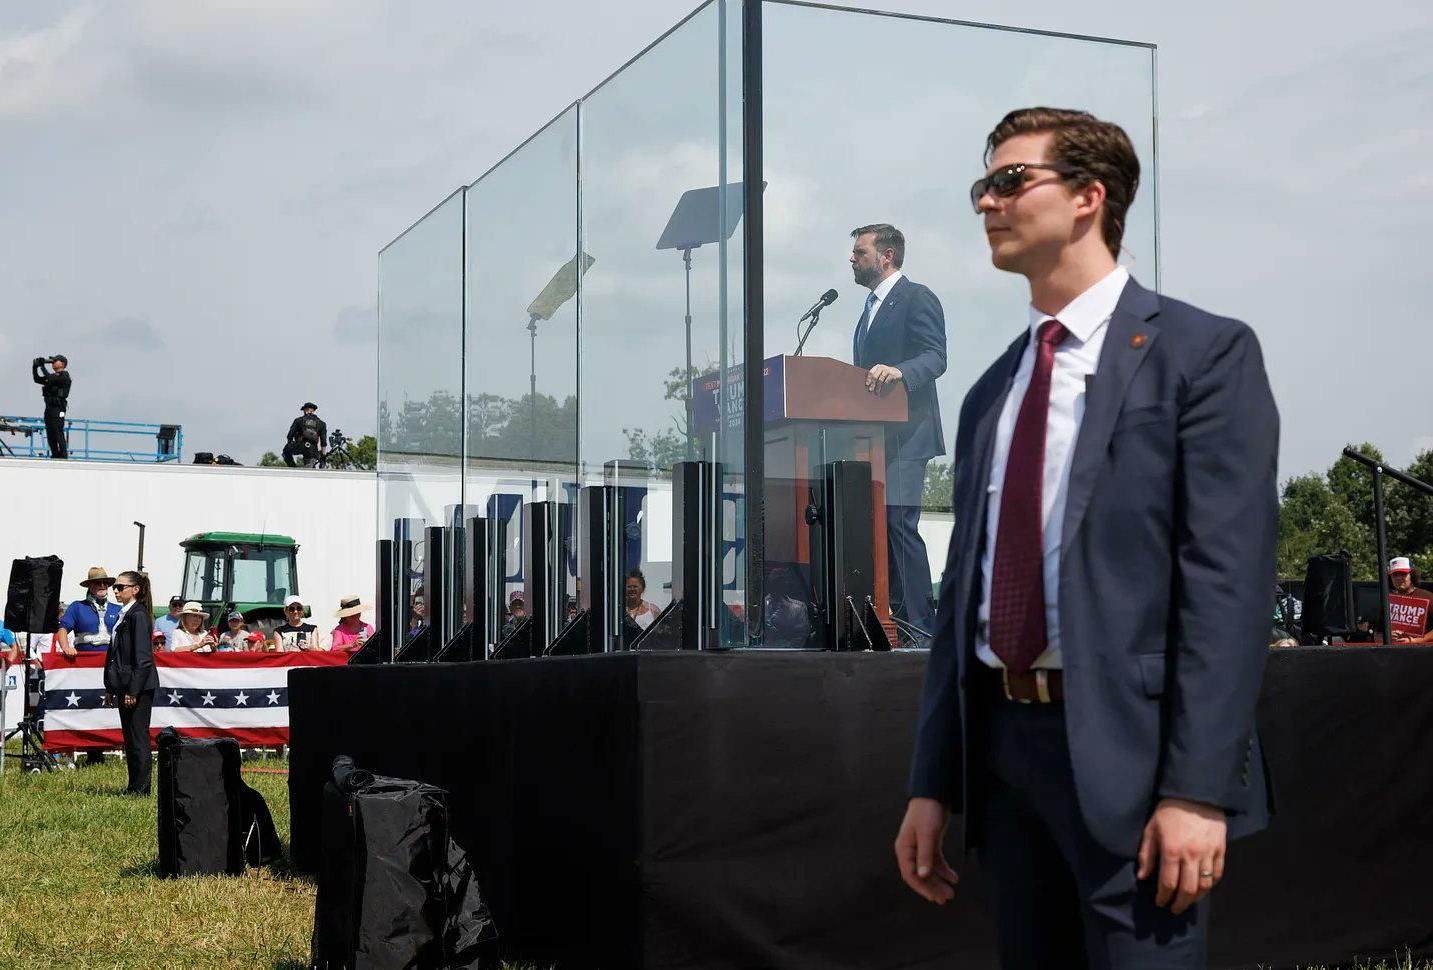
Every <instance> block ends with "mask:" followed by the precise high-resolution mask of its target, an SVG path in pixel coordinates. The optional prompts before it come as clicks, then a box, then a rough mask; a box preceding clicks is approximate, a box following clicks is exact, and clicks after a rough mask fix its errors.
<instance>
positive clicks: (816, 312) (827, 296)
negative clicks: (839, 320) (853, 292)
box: [796, 290, 841, 357]
mask: <svg viewBox="0 0 1433 970" xmlns="http://www.w3.org/2000/svg"><path fill="white" fill-rule="evenodd" d="M840 295H841V294H839V293H837V292H836V291H835V290H827V291H826V292H825V293H822V294H821V299H819V300H817V301H816V303H815V305H814V306H812V307H811V309H809V310H807V311H806V312H805V313H803V314H802V315H801V319H800V320H797V321H796V328H797V329H798V330H799V329H801V324H803V323H805V322H806V321H807V320H810V321H811V323H810V324H808V325H807V327H806V332H805V333H803V334H802V335H801V339H800V340H798V341H797V342H796V356H797V357H800V356H801V348H802V347H805V346H806V338H807V337H809V336H811V331H812V330H814V329H815V328H816V324H817V322H819V320H820V319H821V311H822V310H824V309H826V308H827V307H828V306H830V305H831V304H833V303H835V302H836V297H838V296H840Z"/></svg>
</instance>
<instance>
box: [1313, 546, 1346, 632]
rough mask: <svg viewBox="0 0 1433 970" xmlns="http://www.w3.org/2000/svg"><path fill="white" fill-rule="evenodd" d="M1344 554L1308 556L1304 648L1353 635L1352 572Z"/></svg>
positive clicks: (1332, 553) (1333, 553)
mask: <svg viewBox="0 0 1433 970" xmlns="http://www.w3.org/2000/svg"><path fill="white" fill-rule="evenodd" d="M1350 560H1351V557H1350V556H1349V554H1348V553H1347V552H1331V553H1325V554H1324V555H1322V556H1310V557H1309V568H1308V572H1307V573H1305V575H1304V611H1303V617H1302V620H1303V623H1302V629H1303V633H1302V636H1301V637H1300V640H1301V642H1302V643H1303V644H1304V645H1306V646H1312V645H1314V644H1318V643H1322V642H1323V641H1324V639H1325V638H1328V637H1347V636H1348V635H1349V634H1350V633H1352V632H1353V631H1354V612H1353V569H1352V565H1351V561H1350Z"/></svg>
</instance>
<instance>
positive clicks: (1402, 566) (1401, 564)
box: [1388, 556, 1413, 573]
mask: <svg viewBox="0 0 1433 970" xmlns="http://www.w3.org/2000/svg"><path fill="white" fill-rule="evenodd" d="M1388 571H1389V572H1390V573H1411V572H1413V560H1411V559H1409V558H1408V557H1407V556H1394V557H1393V558H1392V559H1390V560H1388Z"/></svg>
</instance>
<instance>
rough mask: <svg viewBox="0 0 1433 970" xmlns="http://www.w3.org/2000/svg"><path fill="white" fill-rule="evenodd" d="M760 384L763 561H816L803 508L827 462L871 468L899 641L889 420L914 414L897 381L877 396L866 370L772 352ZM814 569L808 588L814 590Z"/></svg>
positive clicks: (880, 550) (883, 597)
mask: <svg viewBox="0 0 1433 970" xmlns="http://www.w3.org/2000/svg"><path fill="white" fill-rule="evenodd" d="M763 373H764V380H763V382H762V384H763V389H764V392H765V401H764V402H763V403H764V408H763V411H764V415H765V424H766V496H765V497H766V562H767V564H768V567H771V566H777V565H779V564H782V563H791V564H804V565H806V566H809V564H810V562H811V533H810V528H809V526H808V525H807V523H806V507H807V505H808V504H809V503H810V501H811V489H812V485H813V482H814V481H817V480H819V476H820V470H821V466H822V465H824V464H825V463H827V462H832V461H843V460H854V461H864V462H868V463H870V466H871V521H872V525H873V527H874V535H873V536H872V546H871V547H872V549H873V551H874V559H875V562H874V563H873V566H874V568H875V580H876V582H875V585H876V597H875V599H876V609H877V611H878V612H879V614H880V617H881V622H882V623H883V624H884V626H885V627H886V634H887V635H888V636H889V637H890V638H891V642H893V643H894V642H895V624H894V623H892V621H891V597H890V576H889V570H888V566H887V563H888V557H887V553H886V549H887V539H886V425H888V424H896V423H903V422H904V421H905V420H906V419H907V416H908V414H909V406H908V401H907V396H906V387H905V385H904V384H902V383H900V382H899V381H898V382H896V383H895V384H893V385H890V386H889V388H888V389H887V390H886V391H885V393H883V394H881V395H880V396H877V395H875V394H872V393H871V392H870V391H868V390H866V370H865V369H864V368H861V367H856V366H853V365H851V364H847V363H845V362H843V361H839V360H834V359H832V358H830V357H787V356H782V357H771V358H768V359H767V360H766V362H765V366H764V369H763ZM809 577H810V573H809V569H808V570H807V572H806V579H807V583H806V588H807V589H808V592H809V587H810V582H809Z"/></svg>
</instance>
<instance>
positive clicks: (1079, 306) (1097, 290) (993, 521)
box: [975, 266, 1129, 670]
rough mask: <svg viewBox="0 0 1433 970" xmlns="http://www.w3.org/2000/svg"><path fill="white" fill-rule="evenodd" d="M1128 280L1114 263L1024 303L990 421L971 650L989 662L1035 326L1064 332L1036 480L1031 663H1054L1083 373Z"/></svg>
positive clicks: (1054, 666)
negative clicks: (1013, 457) (1039, 606)
mask: <svg viewBox="0 0 1433 970" xmlns="http://www.w3.org/2000/svg"><path fill="white" fill-rule="evenodd" d="M1128 282H1129V271H1128V270H1126V269H1125V268H1124V267H1123V266H1117V267H1115V269H1114V271H1113V272H1111V273H1110V274H1109V275H1108V276H1106V277H1105V278H1104V279H1102V280H1100V281H1099V282H1098V283H1096V284H1095V285H1094V286H1092V287H1090V288H1089V289H1088V290H1086V291H1085V292H1083V293H1081V294H1080V295H1079V296H1077V297H1075V298H1074V299H1073V300H1071V301H1070V304H1069V305H1068V306H1066V307H1065V308H1064V309H1063V310H1061V311H1060V312H1059V313H1057V314H1055V315H1054V316H1050V315H1049V314H1046V313H1041V312H1040V311H1039V310H1037V309H1035V307H1034V306H1031V307H1030V339H1029V341H1028V342H1027V343H1026V345H1025V352H1024V353H1023V354H1022V355H1021V356H1020V367H1019V369H1017V370H1016V371H1015V381H1014V383H1012V384H1011V385H1010V393H1009V394H1008V395H1006V398H1005V406H1004V407H1003V408H1002V409H1001V411H1000V422H999V424H997V425H996V426H995V448H994V450H993V452H992V454H991V461H990V482H989V486H988V488H987V491H988V492H989V497H988V507H987V509H986V513H985V551H984V553H982V555H981V557H980V583H981V587H980V588H981V595H980V610H979V612H978V613H977V614H976V624H977V626H976V635H975V655H976V656H977V657H979V658H980V660H981V661H982V662H983V663H985V664H987V665H988V666H991V667H1003V666H1005V665H1004V664H1003V663H1001V661H1000V658H999V657H997V656H995V652H994V651H993V650H991V649H990V634H989V632H988V631H989V624H990V580H991V576H992V574H993V573H994V570H995V537H996V536H997V535H999V534H1000V496H1001V489H1002V488H1003V487H1004V484H1005V463H1006V460H1007V459H1008V458H1009V457H1010V439H1011V438H1013V437H1014V436H1015V421H1016V419H1017V418H1018V417H1019V416H1020V402H1021V401H1023V400H1024V399H1025V391H1026V389H1027V388H1029V386H1030V376H1031V374H1032V373H1033V372H1034V370H1035V344H1036V340H1035V333H1036V331H1038V330H1039V329H1040V324H1042V323H1044V322H1045V321H1046V320H1059V321H1060V323H1061V324H1062V325H1063V326H1064V327H1065V329H1066V330H1068V331H1069V335H1068V336H1067V337H1065V339H1064V341H1063V342H1062V343H1061V344H1060V345H1059V346H1058V347H1056V348H1055V365H1054V369H1053V370H1052V371H1051V373H1050V410H1049V414H1048V417H1047V418H1046V425H1045V474H1044V478H1043V480H1042V481H1041V485H1040V501H1041V517H1042V519H1041V521H1042V534H1043V536H1044V541H1043V545H1042V552H1043V562H1042V566H1043V569H1042V572H1043V575H1044V585H1045V633H1046V647H1045V650H1044V652H1043V653H1041V654H1040V656H1038V657H1036V658H1035V662H1034V664H1032V665H1031V666H1032V667H1043V668H1045V669H1047V670H1059V669H1061V667H1062V666H1063V664H1062V663H1061V659H1060V534H1061V530H1062V529H1063V527H1064V524H1065V499H1066V497H1067V495H1068V493H1069V489H1070V461H1071V459H1072V458H1074V455H1075V441H1076V440H1077V439H1078V438H1079V435H1080V423H1081V422H1082V421H1083V420H1084V417H1085V379H1086V378H1087V377H1089V376H1090V375H1092V374H1094V372H1095V368H1096V366H1097V365H1098V364H1099V360H1100V348H1101V347H1103V346H1104V343H1105V333H1106V332H1107V331H1108V330H1109V322H1110V317H1111V316H1112V315H1113V314H1114V312H1115V305H1116V304H1117V303H1118V302H1119V299H1120V294H1121V293H1122V292H1124V288H1125V284H1126V283H1128Z"/></svg>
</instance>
